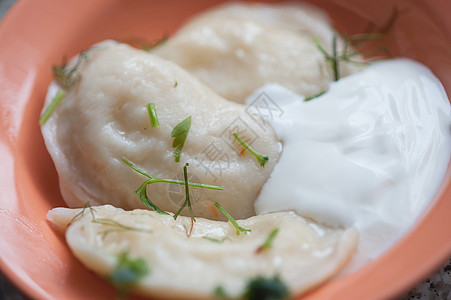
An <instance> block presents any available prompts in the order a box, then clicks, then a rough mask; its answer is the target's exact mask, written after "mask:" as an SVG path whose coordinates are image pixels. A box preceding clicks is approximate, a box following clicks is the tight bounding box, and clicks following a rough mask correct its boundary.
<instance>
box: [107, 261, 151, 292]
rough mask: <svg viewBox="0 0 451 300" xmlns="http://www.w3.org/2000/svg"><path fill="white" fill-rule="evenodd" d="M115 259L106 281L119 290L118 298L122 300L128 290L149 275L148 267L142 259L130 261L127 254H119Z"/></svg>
mask: <svg viewBox="0 0 451 300" xmlns="http://www.w3.org/2000/svg"><path fill="white" fill-rule="evenodd" d="M116 258H117V265H116V267H115V269H114V270H113V272H112V273H111V274H110V275H109V276H108V279H109V280H110V281H111V282H112V283H113V285H114V286H115V287H116V288H117V289H118V290H119V294H120V298H121V299H124V298H125V296H126V294H127V293H128V291H129V290H130V288H132V287H133V286H134V285H136V284H137V283H139V282H140V281H141V280H142V279H143V278H144V277H145V276H146V275H147V274H149V267H148V266H147V262H146V261H145V260H144V259H142V258H136V259H132V258H130V257H129V256H128V253H127V252H122V253H119V254H118V255H117V256H116Z"/></svg>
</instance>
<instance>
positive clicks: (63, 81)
mask: <svg viewBox="0 0 451 300" xmlns="http://www.w3.org/2000/svg"><path fill="white" fill-rule="evenodd" d="M83 59H87V56H86V51H82V52H81V53H80V54H79V55H78V58H77V62H76V63H75V65H74V66H73V67H72V68H70V67H68V65H67V59H66V57H63V61H62V63H61V65H59V66H56V65H53V66H52V73H53V79H54V80H55V82H56V83H57V84H58V86H59V87H60V88H61V89H60V90H59V91H58V92H57V93H56V95H55V97H53V99H52V102H50V104H49V106H48V107H47V108H46V109H45V111H44V113H43V114H42V116H41V117H40V118H39V121H38V123H39V125H44V124H45V123H46V122H47V120H48V119H49V118H50V116H51V115H52V113H53V112H54V111H55V109H56V107H57V106H58V104H59V103H60V102H61V100H62V99H63V98H64V96H65V95H66V91H68V90H69V89H70V88H71V87H72V86H73V85H74V84H75V83H76V82H77V81H79V80H80V73H79V72H78V68H79V67H80V64H81V62H82V61H83Z"/></svg>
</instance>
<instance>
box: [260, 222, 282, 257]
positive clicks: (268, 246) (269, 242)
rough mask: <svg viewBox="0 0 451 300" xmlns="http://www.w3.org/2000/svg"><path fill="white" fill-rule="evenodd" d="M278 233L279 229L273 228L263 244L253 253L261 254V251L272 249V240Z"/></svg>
mask: <svg viewBox="0 0 451 300" xmlns="http://www.w3.org/2000/svg"><path fill="white" fill-rule="evenodd" d="M278 233H279V228H275V229H273V230H272V231H271V232H270V233H269V235H268V237H267V238H266V240H265V242H264V243H263V245H261V246H260V247H258V248H257V250H256V251H255V252H256V253H257V254H258V253H260V252H262V251H263V250H268V249H271V248H272V242H273V241H274V238H275V237H276V236H277V234H278Z"/></svg>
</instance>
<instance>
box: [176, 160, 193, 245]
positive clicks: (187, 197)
mask: <svg viewBox="0 0 451 300" xmlns="http://www.w3.org/2000/svg"><path fill="white" fill-rule="evenodd" d="M188 166H189V164H188V163H186V164H185V166H184V167H183V177H184V178H185V202H183V204H182V206H180V208H179V210H178V211H177V212H176V213H175V215H174V220H177V217H178V216H179V215H180V213H181V212H182V210H183V209H184V208H185V206H186V205H188V209H189V215H190V218H191V229H190V231H189V233H188V237H189V236H190V235H191V233H192V232H193V226H194V222H196V219H195V218H194V214H193V208H192V207H191V200H190V198H189V186H188Z"/></svg>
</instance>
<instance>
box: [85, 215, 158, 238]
mask: <svg viewBox="0 0 451 300" xmlns="http://www.w3.org/2000/svg"><path fill="white" fill-rule="evenodd" d="M91 222H93V223H97V224H102V225H104V226H108V227H110V229H107V230H104V231H102V238H104V237H105V236H106V235H107V234H109V233H111V232H115V231H137V232H145V233H151V232H152V231H151V230H146V229H140V228H136V227H132V226H128V225H124V224H121V223H119V222H117V221H115V220H112V219H93V220H92V221H91Z"/></svg>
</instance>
